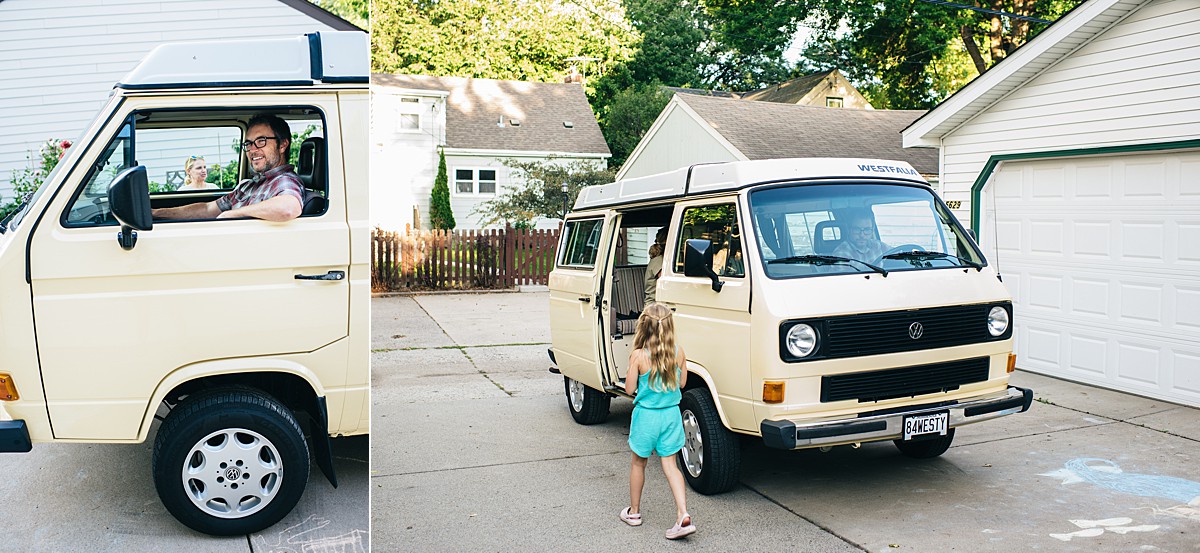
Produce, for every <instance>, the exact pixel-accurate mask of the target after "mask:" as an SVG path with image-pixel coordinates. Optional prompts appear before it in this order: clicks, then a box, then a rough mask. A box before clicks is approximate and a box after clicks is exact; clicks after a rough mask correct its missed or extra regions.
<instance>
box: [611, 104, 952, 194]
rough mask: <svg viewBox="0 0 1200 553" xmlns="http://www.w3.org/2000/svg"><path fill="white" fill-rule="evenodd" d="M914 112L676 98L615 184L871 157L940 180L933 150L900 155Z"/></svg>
mask: <svg viewBox="0 0 1200 553" xmlns="http://www.w3.org/2000/svg"><path fill="white" fill-rule="evenodd" d="M924 113H925V112H924V111H919V110H865V109H829V108H825V107H813V106H806V105H794V104H786V103H775V102H755V101H745V100H738V99H732V98H722V97H717V96H706V95H696V94H688V93H683V94H675V96H673V97H672V98H671V101H670V102H669V103H667V106H666V107H665V108H663V110H662V112H661V113H659V115H658V118H657V119H656V120H655V121H654V124H653V125H651V126H650V129H649V130H648V131H646V134H645V135H644V136H643V137H642V140H641V141H640V142H638V145H637V147H636V148H634V150H633V153H631V154H630V155H629V159H628V160H626V161H625V164H624V165H622V166H621V170H620V171H619V172H618V173H617V178H618V179H624V178H631V177H640V176H645V175H652V174H655V173H662V172H665V171H671V170H674V169H678V168H680V167H686V166H688V165H691V164H694V163H706V162H714V161H744V160H751V159H773V158H786V157H870V158H882V159H896V160H901V161H907V162H908V163H910V164H911V165H912V166H913V168H915V169H916V170H917V171H918V172H920V173H921V174H922V175H926V176H927V178H930V177H936V176H937V173H938V152H937V150H936V149H933V148H908V149H906V148H903V147H902V145H901V141H900V131H901V130H902V129H904V128H905V127H906V126H908V125H909V124H910V123H912V122H913V121H914V120H916V119H917V118H918V117H920V116H921V115H922V114H924Z"/></svg>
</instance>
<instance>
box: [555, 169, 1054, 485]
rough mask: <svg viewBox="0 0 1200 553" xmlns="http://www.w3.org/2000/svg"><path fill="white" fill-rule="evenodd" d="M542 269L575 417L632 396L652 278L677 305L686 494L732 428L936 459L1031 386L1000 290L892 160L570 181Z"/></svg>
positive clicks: (589, 418)
mask: <svg viewBox="0 0 1200 553" xmlns="http://www.w3.org/2000/svg"><path fill="white" fill-rule="evenodd" d="M661 228H666V229H667V231H666V243H665V247H664V248H663V249H664V253H663V260H662V271H661V273H660V274H659V275H658V278H657V279H656V280H655V279H654V275H650V279H649V281H648V280H647V275H646V268H647V265H648V264H649V256H648V254H647V249H648V246H649V245H650V243H651V242H652V241H653V240H654V237H655V236H656V234H657V232H658V230H659V229H661ZM864 245H865V247H860V246H864ZM872 249H873V251H872ZM864 252H870V253H864ZM549 284H550V320H551V337H552V347H551V348H550V350H549V354H550V358H551V361H552V362H553V363H554V366H553V367H552V368H551V371H552V372H558V373H561V374H562V375H563V377H564V378H563V380H564V390H565V395H566V398H567V406H568V409H569V410H570V412H571V415H572V416H573V417H574V419H575V420H576V421H577V422H579V423H581V424H595V423H599V422H602V421H604V420H605V418H606V417H607V415H608V410H609V402H610V400H611V398H612V397H614V396H624V397H629V396H628V395H627V394H626V393H625V391H624V388H623V386H624V382H625V379H626V378H636V375H627V374H626V371H627V369H628V366H629V357H630V353H631V352H632V349H633V339H634V328H635V324H636V321H637V317H638V315H639V313H640V312H641V310H642V308H643V306H644V305H645V301H646V300H645V297H646V295H647V292H651V293H653V294H654V297H655V299H656V301H658V302H661V303H664V304H666V305H667V306H668V307H670V308H671V309H672V310H674V313H675V314H674V318H675V330H676V339H677V343H678V344H679V345H680V346H681V347H682V348H683V350H684V352H685V353H686V355H687V366H686V370H687V371H688V373H689V374H688V378H687V385H686V387H685V389H684V390H683V399H682V402H681V404H680V410H681V414H682V419H683V428H684V433H685V435H686V445H685V446H684V448H683V450H682V451H681V452H680V455H679V456H678V458H677V459H678V461H679V464H680V468H681V469H682V471H683V473H684V476H685V478H686V479H687V480H688V482H689V484H690V485H691V487H692V488H693V489H695V490H697V491H698V492H700V493H705V494H711V493H719V492H723V491H727V490H729V489H731V488H732V487H733V486H735V485H736V484H737V482H738V470H739V463H740V452H739V435H741V436H752V437H754V438H757V439H761V440H762V442H763V443H764V444H765V445H767V446H769V447H773V448H781V449H801V448H827V447H832V446H837V445H844V444H861V443H865V442H875V441H883V440H890V441H893V442H894V443H895V445H896V447H897V448H898V449H899V450H900V452H901V453H903V454H905V455H908V456H911V457H918V458H927V457H935V456H938V455H941V454H942V453H944V452H945V451H946V450H947V448H949V447H950V444H951V442H952V441H953V439H954V432H955V429H956V428H957V427H959V426H962V425H966V424H971V423H976V422H981V421H985V420H990V419H994V418H997V417H1001V416H1004V415H1009V414H1013V413H1020V412H1023V411H1025V410H1027V409H1029V406H1030V402H1031V400H1032V397H1033V394H1032V391H1030V390H1027V389H1021V388H1017V387H1013V386H1010V385H1009V384H1008V379H1009V373H1011V372H1012V371H1013V368H1014V367H1013V364H1014V360H1015V357H1014V356H1013V353H1012V352H1013V337H1012V332H1013V329H1012V321H1013V306H1012V299H1011V297H1010V296H1009V294H1008V292H1007V291H1006V290H1005V287H1004V285H1003V283H1002V282H1001V281H1000V280H999V277H998V275H997V273H996V272H995V271H994V270H993V267H992V266H991V265H989V263H988V261H987V260H986V259H985V258H984V256H983V255H982V253H980V250H979V247H978V246H977V245H976V243H975V240H974V238H973V237H972V235H971V234H970V233H968V232H967V231H966V230H964V229H963V227H962V225H960V224H959V222H958V221H957V220H955V218H954V216H953V214H952V213H951V212H950V210H949V209H948V208H947V207H946V205H945V204H944V203H943V202H942V200H941V199H939V198H938V196H937V195H936V194H935V193H934V191H933V190H932V189H931V188H930V186H929V184H928V183H927V182H926V181H925V180H924V179H923V178H922V177H921V176H920V174H918V173H917V172H916V171H915V170H913V168H912V167H911V166H909V165H908V164H907V163H904V162H898V161H885V160H874V159H779V160H763V161H740V162H730V163H716V164H704V165H694V166H691V167H687V168H683V169H679V170H677V171H672V172H669V173H663V174H659V175H653V176H647V177H640V178H633V179H627V180H623V181H618V182H615V183H612V184H605V185H598V186H593V187H588V188H585V189H583V190H582V192H581V193H580V195H579V197H578V198H577V200H576V202H575V207H574V209H573V210H572V212H571V213H570V214H569V215H568V216H567V217H566V221H565V224H564V227H563V233H562V239H561V243H560V244H559V249H558V253H557V260H556V264H555V268H554V270H553V271H552V272H551V273H550V282H549Z"/></svg>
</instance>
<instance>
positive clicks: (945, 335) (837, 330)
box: [814, 304, 1012, 359]
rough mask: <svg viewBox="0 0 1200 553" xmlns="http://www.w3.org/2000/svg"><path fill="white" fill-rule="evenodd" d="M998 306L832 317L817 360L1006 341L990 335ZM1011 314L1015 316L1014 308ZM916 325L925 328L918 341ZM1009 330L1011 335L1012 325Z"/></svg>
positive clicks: (935, 308)
mask: <svg viewBox="0 0 1200 553" xmlns="http://www.w3.org/2000/svg"><path fill="white" fill-rule="evenodd" d="M995 305H998V304H976V305H954V306H949V307H931V308H926V309H913V310H909V311H887V312H883V313H864V314H861V315H846V316H843V317H831V318H829V319H826V325H827V326H826V330H825V332H824V340H823V344H822V345H821V348H820V351H818V352H817V354H818V355H817V356H819V357H820V358H823V359H834V358H839V357H859V356H863V355H879V354H883V353H896V352H902V351H916V350H924V349H934V348H945V347H951V346H961V345H966V344H977V343H981V342H988V341H992V340H998V339H999V340H1002V339H1005V338H1007V337H1008V336H1007V333H1006V335H1005V336H1000V337H993V336H991V335H990V334H989V333H988V331H987V316H988V310H989V309H991V308H992V307H993V306H995ZM1005 307H1007V305H1006V306H1005ZM1009 313H1010V314H1011V313H1012V309H1011V308H1009ZM914 324H919V325H920V327H921V332H920V334H919V336H918V337H916V338H914V337H913V333H911V332H910V329H912V328H913V325H914ZM1009 329H1010V330H1009V332H1011V325H1010V327H1009ZM817 356H814V357H817Z"/></svg>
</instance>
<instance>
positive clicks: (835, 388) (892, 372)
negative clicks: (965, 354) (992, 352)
mask: <svg viewBox="0 0 1200 553" xmlns="http://www.w3.org/2000/svg"><path fill="white" fill-rule="evenodd" d="M987 378H988V358H987V357H976V358H974V359H961V360H958V361H950V362H946V363H935V364H932V365H917V366H913V367H901V368H898V369H885V370H881V371H867V372H857V373H848V374H835V375H830V376H823V377H821V402H823V403H826V402H831V401H842V400H847V399H857V400H858V401H859V402H860V403H861V402H867V401H880V400H884V399H893V398H898V397H912V396H919V395H923V394H933V393H937V392H945V391H949V390H957V389H958V387H959V386H962V385H963V384H970V383H972V382H983V381H985V380H987Z"/></svg>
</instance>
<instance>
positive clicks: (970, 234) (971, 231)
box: [967, 228, 979, 244]
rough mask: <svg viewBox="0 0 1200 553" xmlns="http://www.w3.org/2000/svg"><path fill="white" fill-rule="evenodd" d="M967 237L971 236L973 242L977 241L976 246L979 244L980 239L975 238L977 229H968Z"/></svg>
mask: <svg viewBox="0 0 1200 553" xmlns="http://www.w3.org/2000/svg"><path fill="white" fill-rule="evenodd" d="M967 236H970V237H971V240H973V241H975V243H976V244H978V243H979V237H978V236H975V229H973V228H969V229H967Z"/></svg>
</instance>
